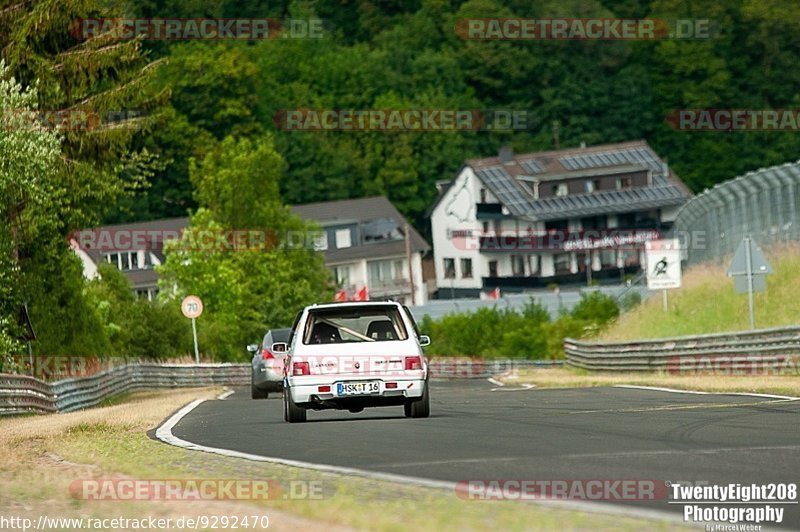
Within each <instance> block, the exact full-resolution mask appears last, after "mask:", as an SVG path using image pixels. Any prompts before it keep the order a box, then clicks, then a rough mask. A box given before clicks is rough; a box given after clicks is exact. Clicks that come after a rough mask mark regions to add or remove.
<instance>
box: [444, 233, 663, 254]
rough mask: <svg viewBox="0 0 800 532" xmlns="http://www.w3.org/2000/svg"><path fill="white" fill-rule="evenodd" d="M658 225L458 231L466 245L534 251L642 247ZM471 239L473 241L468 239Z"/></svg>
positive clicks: (655, 236)
mask: <svg viewBox="0 0 800 532" xmlns="http://www.w3.org/2000/svg"><path fill="white" fill-rule="evenodd" d="M661 236H662V233H661V231H659V230H657V229H587V230H584V231H575V232H565V231H551V232H543V233H527V232H526V233H521V232H520V233H514V232H503V233H500V234H494V233H489V234H474V233H473V234H471V235H467V234H465V235H458V236H455V237H454V239H456V238H460V239H463V240H464V244H465V247H472V248H474V247H475V240H476V239H477V247H478V248H479V249H480V251H482V252H486V253H532V252H536V251H555V252H566V251H585V250H593V249H637V250H638V249H641V248H643V247H644V243H645V242H647V241H649V240H657V239H659V238H661ZM469 240H473V242H472V243H471V246H470V243H469V242H468V241H469Z"/></svg>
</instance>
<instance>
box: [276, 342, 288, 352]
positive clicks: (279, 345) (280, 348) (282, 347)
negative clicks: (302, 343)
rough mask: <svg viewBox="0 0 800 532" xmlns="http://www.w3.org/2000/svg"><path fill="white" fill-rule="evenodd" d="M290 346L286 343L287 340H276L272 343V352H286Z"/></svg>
mask: <svg viewBox="0 0 800 532" xmlns="http://www.w3.org/2000/svg"><path fill="white" fill-rule="evenodd" d="M288 347H289V346H287V345H286V342H275V343H274V344H272V352H273V353H285V352H286V350H287V349H288Z"/></svg>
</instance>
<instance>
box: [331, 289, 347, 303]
mask: <svg viewBox="0 0 800 532" xmlns="http://www.w3.org/2000/svg"><path fill="white" fill-rule="evenodd" d="M333 299H334V301H347V290H345V289H342V290H339V291H338V292H336V296H334V298H333Z"/></svg>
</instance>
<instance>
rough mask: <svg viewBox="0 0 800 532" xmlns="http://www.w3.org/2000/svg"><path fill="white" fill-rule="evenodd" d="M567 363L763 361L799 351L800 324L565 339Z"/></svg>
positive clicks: (635, 365)
mask: <svg viewBox="0 0 800 532" xmlns="http://www.w3.org/2000/svg"><path fill="white" fill-rule="evenodd" d="M564 351H565V352H566V354H567V365H568V366H572V367H576V368H582V369H590V370H601V371H665V370H670V369H674V368H677V367H678V366H679V365H680V364H681V362H682V359H684V358H685V357H703V356H708V357H713V356H728V357H733V356H738V357H748V359H751V360H757V361H759V362H761V363H770V362H775V363H777V362H780V361H781V360H782V357H785V356H787V355H790V356H797V355H800V327H797V326H793V327H779V328H772V329H760V330H755V331H745V332H730V333H717V334H704V335H698V336H681V337H675V338H660V339H657V340H640V341H637V342H582V341H579V340H575V339H573V338H567V339H566V340H564Z"/></svg>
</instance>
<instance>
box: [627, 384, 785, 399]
mask: <svg viewBox="0 0 800 532" xmlns="http://www.w3.org/2000/svg"><path fill="white" fill-rule="evenodd" d="M613 387H614V388H629V389H632V390H652V391H656V392H668V393H688V394H695V395H746V396H750V397H766V398H768V399H786V400H790V401H798V400H800V397H792V396H789V395H773V394H768V393H749V392H701V391H699V390H677V389H675V388H661V387H658V386H636V385H633V384H615V385H614V386H613Z"/></svg>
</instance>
